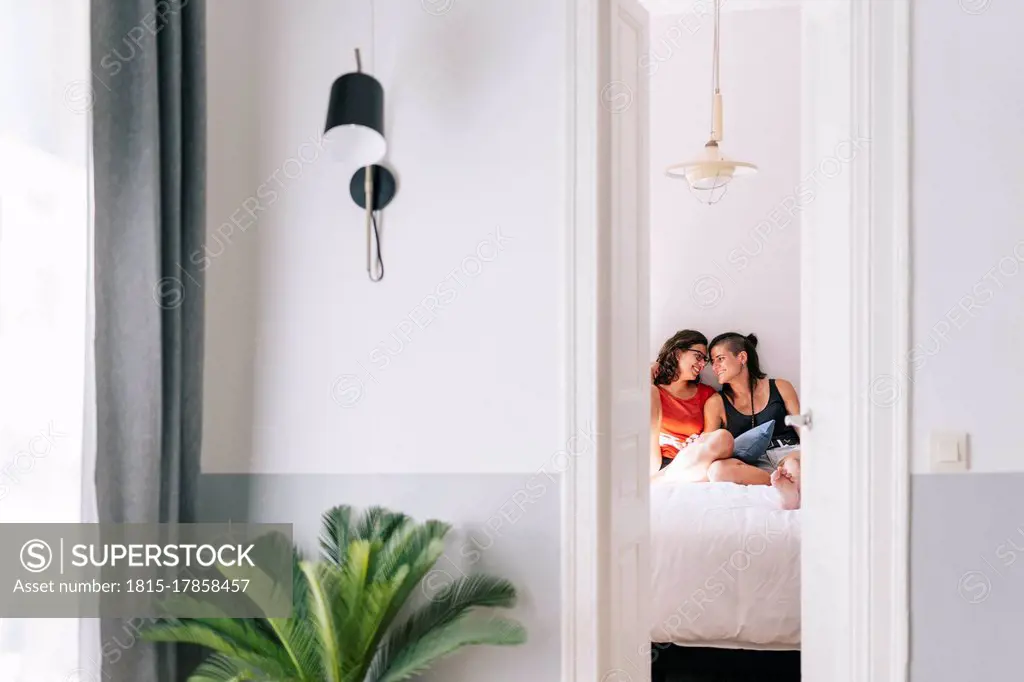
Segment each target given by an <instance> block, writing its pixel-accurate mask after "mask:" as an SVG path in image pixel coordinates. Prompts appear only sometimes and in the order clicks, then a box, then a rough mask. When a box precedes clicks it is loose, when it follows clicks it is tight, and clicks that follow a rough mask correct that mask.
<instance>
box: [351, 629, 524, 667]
mask: <svg viewBox="0 0 1024 682" xmlns="http://www.w3.org/2000/svg"><path fill="white" fill-rule="evenodd" d="M525 641H526V630H525V629H524V628H523V626H522V625H520V624H519V623H517V622H516V621H514V620H509V619H505V618H489V619H487V620H476V619H473V618H472V617H471V616H468V615H462V616H459V617H458V618H456V619H454V620H452V621H450V622H448V623H446V624H444V625H442V626H440V627H437V628H434V629H433V630H431V631H430V632H428V633H427V634H426V635H424V636H423V637H420V638H419V639H417V640H414V641H411V642H409V643H408V644H407V645H406V646H405V647H404V648H403V649H402V650H401V651H398V652H396V653H395V655H394V657H393V658H392V659H391V662H390V664H389V665H388V666H387V668H386V669H385V670H384V671H383V672H382V673H381V674H380V675H379V676H371V677H370V682H399V681H400V680H407V679H409V678H410V677H412V676H413V675H417V674H419V673H422V672H423V671H425V670H426V669H427V668H429V667H430V666H431V665H433V664H434V663H436V662H437V661H438V660H440V659H442V658H444V657H445V656H448V655H449V654H451V653H454V652H455V651H457V650H458V649H461V648H462V647H464V646H471V645H474V644H491V645H496V646H511V645H516V644H522V643H523V642H525Z"/></svg>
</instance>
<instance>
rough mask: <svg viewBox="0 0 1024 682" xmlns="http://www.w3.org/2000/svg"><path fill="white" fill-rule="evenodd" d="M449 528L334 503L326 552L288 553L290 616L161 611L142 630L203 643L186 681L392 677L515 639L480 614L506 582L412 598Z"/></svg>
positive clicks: (376, 680) (509, 624)
mask: <svg viewBox="0 0 1024 682" xmlns="http://www.w3.org/2000/svg"><path fill="white" fill-rule="evenodd" d="M450 528H451V527H450V526H449V525H448V524H445V523H442V522H439V521H427V522H426V523H422V524H420V523H416V522H415V521H413V520H412V519H411V518H409V517H408V516H406V515H405V514H400V513H395V512H392V511H389V510H387V509H383V508H381V507H373V508H370V509H368V510H367V511H366V512H365V513H364V514H362V515H361V516H359V517H358V518H355V517H354V516H353V512H352V509H351V508H350V507H348V506H339V507H335V508H333V509H330V510H328V511H327V512H325V513H324V514H323V523H322V530H321V535H320V549H321V556H322V561H319V562H315V563H314V562H309V561H304V560H303V559H302V557H301V555H300V554H299V553H298V552H297V551H296V552H295V554H294V567H293V586H292V590H293V592H292V595H293V603H294V608H293V610H292V615H291V617H289V618H191V619H168V620H163V621H160V622H158V623H155V624H153V625H151V626H149V627H148V628H146V630H145V631H144V632H143V637H144V638H146V639H148V640H150V641H160V642H178V643H188V644H195V645H199V646H201V647H204V648H207V649H210V650H211V654H210V655H209V656H208V657H207V658H206V659H205V660H204V661H203V663H201V664H200V665H199V667H198V668H196V670H195V671H194V672H193V673H192V675H191V676H190V677H189V678H188V679H189V682H242V681H250V682H398V681H399V680H407V679H409V678H411V677H413V676H415V675H418V674H420V673H422V672H423V671H425V670H426V669H427V668H428V667H430V666H431V665H432V664H433V663H435V662H436V661H437V660H439V659H440V658H442V657H445V656H447V655H449V654H451V653H453V652H455V651H457V650H458V649H461V648H462V647H465V646H469V645H475V644H494V645H515V644H522V643H523V642H524V641H526V631H525V629H524V628H523V626H522V625H521V624H520V623H518V622H516V621H514V620H511V619H508V618H501V617H497V616H495V615H492V614H487V613H481V608H483V607H504V608H507V607H511V606H513V605H514V603H515V598H516V591H515V587H513V585H512V584H511V583H509V582H508V581H507V580H503V579H501V578H496V577H493V576H487V575H473V576H468V577H463V578H461V579H458V580H455V581H453V582H451V583H450V584H448V585H446V586H445V587H443V588H442V589H440V590H439V591H438V592H436V593H435V594H433V595H430V597H429V599H428V600H427V601H426V602H425V603H423V604H421V605H418V606H411V605H409V602H410V601H411V599H410V598H411V597H412V596H413V594H414V592H415V591H416V590H417V587H418V586H419V585H420V583H421V581H422V580H423V579H424V577H425V576H427V575H428V573H429V572H430V571H431V570H432V568H433V566H434V564H435V562H437V560H438V559H439V558H440V557H441V554H442V552H443V551H444V538H445V535H447V533H448V531H449V530H450ZM406 614H407V615H406Z"/></svg>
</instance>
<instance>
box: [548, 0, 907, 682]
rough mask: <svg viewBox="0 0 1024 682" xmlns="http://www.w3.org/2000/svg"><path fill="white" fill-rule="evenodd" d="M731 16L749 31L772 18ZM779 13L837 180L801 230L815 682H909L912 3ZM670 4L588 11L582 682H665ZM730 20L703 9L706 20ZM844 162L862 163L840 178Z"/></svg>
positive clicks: (579, 542)
mask: <svg viewBox="0 0 1024 682" xmlns="http://www.w3.org/2000/svg"><path fill="white" fill-rule="evenodd" d="M685 4H686V5H690V4H691V3H688V2H687V3H685ZM726 4H727V5H729V6H731V7H730V10H731V11H744V10H753V9H754V7H753V6H754V5H758V6H763V5H765V4H767V0H762V1H760V2H755V0H727V2H726ZM771 4H773V5H794V6H798V8H799V12H800V36H801V52H802V54H801V63H802V71H801V75H800V98H801V106H800V112H801V126H800V129H801V150H800V168H801V177H806V176H807V175H808V174H810V173H812V172H813V171H814V169H815V168H820V170H819V171H818V172H819V173H826V168H827V173H828V174H829V175H831V176H832V177H830V178H829V182H827V183H821V184H820V186H818V187H817V188H816V191H815V194H814V198H813V200H811V201H805V204H804V205H803V206H801V211H800V214H799V216H800V242H801V257H800V304H799V319H800V322H799V324H800V334H799V341H800V343H799V348H800V353H799V376H800V384H801V398H802V404H803V406H804V412H805V413H806V414H810V416H811V418H812V428H811V429H810V430H808V431H807V433H806V437H804V435H803V434H801V438H802V445H803V450H804V453H805V456H804V462H805V463H804V472H803V501H802V510H801V514H802V519H801V522H802V558H801V565H802V570H801V574H802V577H801V583H802V585H801V587H802V600H801V601H802V604H801V624H802V637H801V650H802V674H803V679H804V680H810V681H812V682H818V681H820V682H826V681H828V682H833V681H836V680H839V681H845V680H849V681H850V682H862V681H863V680H887V681H888V680H892V681H895V680H905V679H906V662H907V644H906V642H907V627H908V616H907V611H908V609H907V588H906V579H907V513H908V510H907V480H908V475H907V463H908V453H907V422H908V415H907V406H906V403H907V401H906V400H905V396H906V395H907V390H908V386H907V380H906V377H907V376H908V374H907V371H906V369H907V365H908V357H907V351H908V350H909V342H908V327H909V307H908V292H909V282H908V272H909V264H908V263H907V253H908V249H907V245H908V241H909V215H908V214H909V211H908V204H909V202H908V190H907V187H908V177H909V173H908V171H909V169H908V161H907V158H908V154H907V146H908V132H909V131H908V127H909V124H908V120H909V117H908V108H909V107H908V97H909V95H908V91H909V87H908V72H909V69H908V66H909V65H908V54H909V1H908V0H892V1H891V2H885V3H879V2H872V1H871V0H810V1H808V0H805V1H803V2H800V1H799V0H793V1H792V2H784V0H779V1H778V2H772V3H771ZM664 5H665V3H653V2H651V3H646V4H640V3H639V2H635V1H634V0H575V2H574V3H573V7H572V11H573V17H572V18H573V21H572V22H570V23H571V24H572V29H571V38H572V43H573V45H574V46H575V50H574V60H573V67H574V68H573V70H572V74H571V76H570V77H571V82H572V83H573V88H574V92H575V93H576V94H575V99H574V106H573V109H574V112H573V114H574V115H573V116H572V121H571V134H572V136H573V139H574V140H575V146H574V149H573V155H572V159H571V168H572V169H573V173H571V175H572V181H571V185H570V191H571V194H570V196H571V197H572V205H573V212H572V220H571V225H570V231H569V241H568V245H567V246H568V248H567V251H568V254H569V262H568V266H567V274H568V286H569V291H570V295H569V301H568V316H567V317H568V325H567V329H568V332H569V333H568V338H567V343H566V347H567V349H569V352H568V354H567V357H568V358H571V361H570V362H567V366H568V373H569V377H568V386H569V391H568V396H569V397H568V410H569V418H568V419H567V422H568V423H567V427H568V428H569V429H570V431H571V430H574V429H575V428H577V425H578V424H583V423H593V424H595V425H596V428H597V432H598V447H597V452H596V456H595V457H594V458H590V459H583V458H581V460H580V461H578V462H577V463H576V465H575V466H574V467H573V468H572V469H571V470H570V471H568V472H567V473H566V477H565V479H564V488H563V493H564V494H563V499H564V500H565V517H564V518H565V523H564V533H565V538H566V551H565V555H564V575H565V583H564V584H565V590H564V592H563V613H564V614H565V623H564V626H565V627H564V644H565V646H564V654H563V664H564V674H563V679H567V680H580V681H582V680H588V681H590V680H595V679H596V680H606V681H608V682H617V681H618V680H635V681H643V680H646V679H649V675H650V658H651V656H652V651H651V643H650V631H651V611H652V609H651V608H650V600H651V599H652V595H651V593H650V592H651V590H650V569H651V565H650V555H649V514H650V506H649V505H650V498H649V487H648V485H647V476H648V462H647V458H646V457H645V453H646V443H647V437H648V424H649V402H648V400H649V384H650V374H649V363H650V339H649V323H650V321H649V308H648V303H649V300H650V288H649V281H650V268H651V253H650V249H649V235H650V225H649V216H650V211H649V191H648V190H649V187H650V177H649V176H650V173H649V169H650V133H649V106H650V92H649V83H648V82H647V79H646V68H645V66H644V64H645V62H644V61H643V60H644V59H645V58H646V59H650V54H651V43H652V37H651V28H650V27H651V13H652V11H658V10H659V8H664ZM674 6H675V7H678V6H679V3H674ZM711 7H712V4H711V0H697V2H696V3H693V4H692V8H691V9H692V10H693V11H694V13H695V14H696V13H697V12H701V11H703V12H704V13H705V14H706V13H708V12H709V11H710V9H711ZM701 8H703V9H701ZM723 16H725V13H724V11H723ZM725 49H727V48H725V47H723V50H725ZM594 93H599V94H598V96H597V97H595V96H594ZM731 115H732V116H738V115H740V113H739V112H735V111H734V113H733V114H731ZM727 125H728V124H727ZM855 146H856V148H857V150H858V151H857V152H856V154H855V158H851V155H852V154H853V149H854V147H855ZM833 159H834V160H835V161H838V162H840V163H843V162H842V161H841V159H847V160H848V161H847V162H845V163H846V164H847V165H846V166H845V168H844V170H843V172H841V173H839V174H837V175H834V172H835V167H834V165H833ZM737 182H738V181H737ZM750 182H757V179H756V177H755V178H754V179H751V180H750ZM680 191H681V192H686V191H687V190H686V188H685V187H682V186H681V187H680ZM736 191H737V192H739V191H740V190H739V186H737V190H736ZM709 210H715V207H711V208H710V209H709ZM719 280H721V278H719ZM704 281H705V283H710V284H712V289H711V291H712V292H714V291H715V290H714V288H713V282H711V280H704ZM723 287H724V282H723ZM705 291H707V290H705ZM688 293H692V292H688ZM722 293H724V292H722Z"/></svg>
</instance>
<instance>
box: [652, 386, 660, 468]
mask: <svg viewBox="0 0 1024 682" xmlns="http://www.w3.org/2000/svg"><path fill="white" fill-rule="evenodd" d="M660 436H661V395H659V393H658V387H657V386H651V452H650V456H651V476H653V475H654V474H656V473H658V472H659V471H661V443H660Z"/></svg>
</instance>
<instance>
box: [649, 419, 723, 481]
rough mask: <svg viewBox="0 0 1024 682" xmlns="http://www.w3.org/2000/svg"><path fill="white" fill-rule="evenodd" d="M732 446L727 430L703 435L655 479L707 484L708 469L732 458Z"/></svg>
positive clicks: (681, 451)
mask: <svg viewBox="0 0 1024 682" xmlns="http://www.w3.org/2000/svg"><path fill="white" fill-rule="evenodd" d="M732 446H733V439H732V434H730V433H729V432H728V431H726V430H725V429H719V430H718V431H712V432H711V433H702V434H701V436H700V438H699V439H697V440H696V441H695V442H693V443H691V444H690V445H687V446H686V447H685V448H683V449H682V450H680V451H679V454H677V455H676V458H675V459H674V460H672V462H671V463H669V465H668V466H667V467H665V468H664V469H662V470H661V471H659V472H658V473H657V474H655V475H654V477H653V479H659V478H660V479H664V480H666V481H687V482H689V483H707V481H708V467H709V466H711V464H712V463H713V462H717V461H719V460H722V459H726V458H728V457H732Z"/></svg>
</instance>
